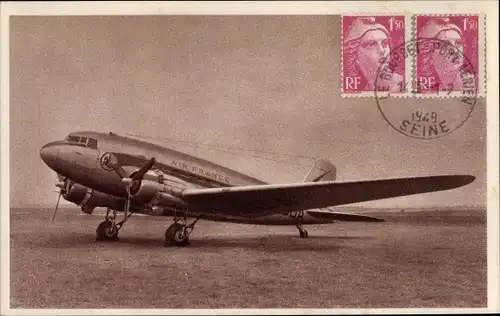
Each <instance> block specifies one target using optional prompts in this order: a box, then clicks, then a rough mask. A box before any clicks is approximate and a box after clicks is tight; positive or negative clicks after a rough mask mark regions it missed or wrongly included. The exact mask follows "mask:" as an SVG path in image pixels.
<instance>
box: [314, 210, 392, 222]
mask: <svg viewBox="0 0 500 316" xmlns="http://www.w3.org/2000/svg"><path fill="white" fill-rule="evenodd" d="M307 214H309V215H311V216H312V217H316V218H318V219H327V220H330V219H331V220H334V221H345V222H385V220H384V219H382V218H378V217H374V216H367V215H361V214H352V213H344V212H335V211H323V212H321V211H307Z"/></svg>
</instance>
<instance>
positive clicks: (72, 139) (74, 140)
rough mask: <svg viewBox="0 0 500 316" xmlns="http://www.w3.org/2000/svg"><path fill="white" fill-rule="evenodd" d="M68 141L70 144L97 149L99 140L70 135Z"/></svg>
mask: <svg viewBox="0 0 500 316" xmlns="http://www.w3.org/2000/svg"><path fill="white" fill-rule="evenodd" d="M66 141H67V142H68V143H71V144H74V145H79V146H84V147H89V148H93V149H97V140H96V139H93V138H89V137H83V136H76V135H68V136H67V137H66Z"/></svg>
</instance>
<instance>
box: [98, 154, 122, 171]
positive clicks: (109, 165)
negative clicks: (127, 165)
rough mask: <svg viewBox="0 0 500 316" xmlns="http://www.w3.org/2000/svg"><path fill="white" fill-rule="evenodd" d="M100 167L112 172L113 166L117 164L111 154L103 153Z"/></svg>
mask: <svg viewBox="0 0 500 316" xmlns="http://www.w3.org/2000/svg"><path fill="white" fill-rule="evenodd" d="M100 163H101V167H102V169H104V170H106V171H113V170H114V166H115V165H116V164H117V163H118V159H117V158H116V156H115V155H113V154H112V153H104V154H103V155H102V156H101V161H100Z"/></svg>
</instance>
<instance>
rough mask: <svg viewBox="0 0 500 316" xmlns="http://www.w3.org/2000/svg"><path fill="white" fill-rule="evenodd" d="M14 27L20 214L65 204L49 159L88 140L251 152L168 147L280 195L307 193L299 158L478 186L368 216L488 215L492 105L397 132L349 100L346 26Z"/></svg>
mask: <svg viewBox="0 0 500 316" xmlns="http://www.w3.org/2000/svg"><path fill="white" fill-rule="evenodd" d="M10 27H11V29H10V32H11V37H10V149H11V150H10V164H11V169H10V181H11V192H10V194H11V206H18V207H25V206H47V205H54V204H55V202H56V198H57V194H56V193H55V192H54V191H56V189H57V188H56V187H55V186H54V184H55V173H54V172H53V171H51V170H50V169H49V168H48V167H47V166H46V165H45V164H44V163H43V162H42V160H41V159H40V156H39V150H40V147H41V146H42V145H43V144H45V143H47V142H50V141H53V140H57V139H62V138H64V137H65V136H66V135H67V134H68V133H69V132H73V131H79V130H94V131H102V132H110V131H112V132H115V133H118V134H126V133H133V134H138V135H143V136H146V137H154V138H157V139H164V140H166V139H170V140H172V139H174V140H179V141H188V142H201V143H209V144H216V145H220V146H225V147H231V148H245V149H247V150H248V151H245V152H243V151H241V150H231V151H232V152H236V151H238V152H239V154H238V155H235V154H229V153H225V152H217V151H214V152H211V151H209V150H207V149H201V148H193V147H192V146H187V145H186V144H185V143H184V145H181V144H182V143H181V144H177V145H175V146H174V144H172V143H170V144H172V146H174V148H177V149H180V150H183V151H185V152H188V153H194V154H197V155H200V156H201V157H203V158H207V159H212V160H214V161H215V162H217V163H220V164H223V165H225V166H228V167H231V168H234V169H236V170H238V171H241V172H244V173H248V174H250V175H252V176H254V177H257V178H260V179H262V180H264V181H267V182H272V183H284V182H300V181H302V180H303V178H304V176H305V174H306V173H307V172H308V169H309V166H310V165H312V163H313V160H312V159H309V158H303V157H311V158H326V159H329V160H330V161H332V162H333V163H334V164H335V165H336V167H337V170H338V179H339V180H357V179H372V178H377V179H378V178H386V177H389V178H393V177H408V176H425V175H435V174H472V175H474V176H476V181H475V182H473V183H472V184H470V185H468V186H466V187H462V188H459V189H455V190H451V191H445V192H436V193H430V194H425V195H416V196H410V197H401V198H395V199H388V200H381V201H374V202H366V203H361V204H359V205H362V206H376V207H420V206H454V205H479V206H485V205H486V198H485V197H486V109H485V101H484V99H479V100H478V101H477V103H476V105H475V108H474V111H473V112H472V115H471V117H470V118H469V119H468V120H467V121H466V122H465V124H464V125H463V126H462V127H460V128H459V129H458V130H456V131H454V132H453V133H451V134H449V135H447V136H445V137H443V138H439V139H434V140H421V139H414V138H410V137H408V136H404V135H402V134H400V133H398V132H397V131H396V130H394V129H393V128H392V127H391V126H390V125H389V124H388V123H387V122H386V121H385V120H384V118H383V116H382V115H381V113H380V111H379V109H378V107H377V104H376V102H375V99H374V98H373V97H371V98H363V99H352V98H350V99H343V98H342V97H341V93H340V79H341V74H340V69H341V59H340V55H341V47H340V43H341V33H340V32H341V23H340V17H339V16H288V17H283V16H247V17H243V16H227V17H218V16H210V17H202V16H177V17H176V16H163V17H161V16H138V17H132V16H130V17H113V16H110V17H99V16H86V17H35V16H33V17H12V18H11V25H10ZM400 102H401V104H402V105H404V106H414V107H418V106H420V104H422V105H424V103H425V102H430V101H429V100H401V101H400ZM432 102H442V101H434V100H433V101H432ZM445 104H446V105H449V106H450V108H451V107H453V106H460V102H458V101H456V100H451V101H445ZM250 150H257V151H267V152H274V153H280V154H281V155H277V154H275V155H271V154H265V155H264V154H256V153H255V152H251V151H250ZM287 155H298V156H302V158H301V157H294V156H287ZM255 156H260V157H265V158H267V159H275V160H286V161H287V162H293V163H294V164H290V163H283V162H274V161H272V160H266V159H259V158H256V157H255Z"/></svg>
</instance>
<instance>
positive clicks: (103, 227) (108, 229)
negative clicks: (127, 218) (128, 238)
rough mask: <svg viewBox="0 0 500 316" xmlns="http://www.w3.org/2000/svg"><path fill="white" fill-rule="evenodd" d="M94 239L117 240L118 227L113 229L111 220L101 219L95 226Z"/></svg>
mask: <svg viewBox="0 0 500 316" xmlns="http://www.w3.org/2000/svg"><path fill="white" fill-rule="evenodd" d="M96 240H97V241H100V240H118V229H116V227H115V229H113V223H112V222H111V221H103V222H101V223H100V224H99V226H97V230H96Z"/></svg>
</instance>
